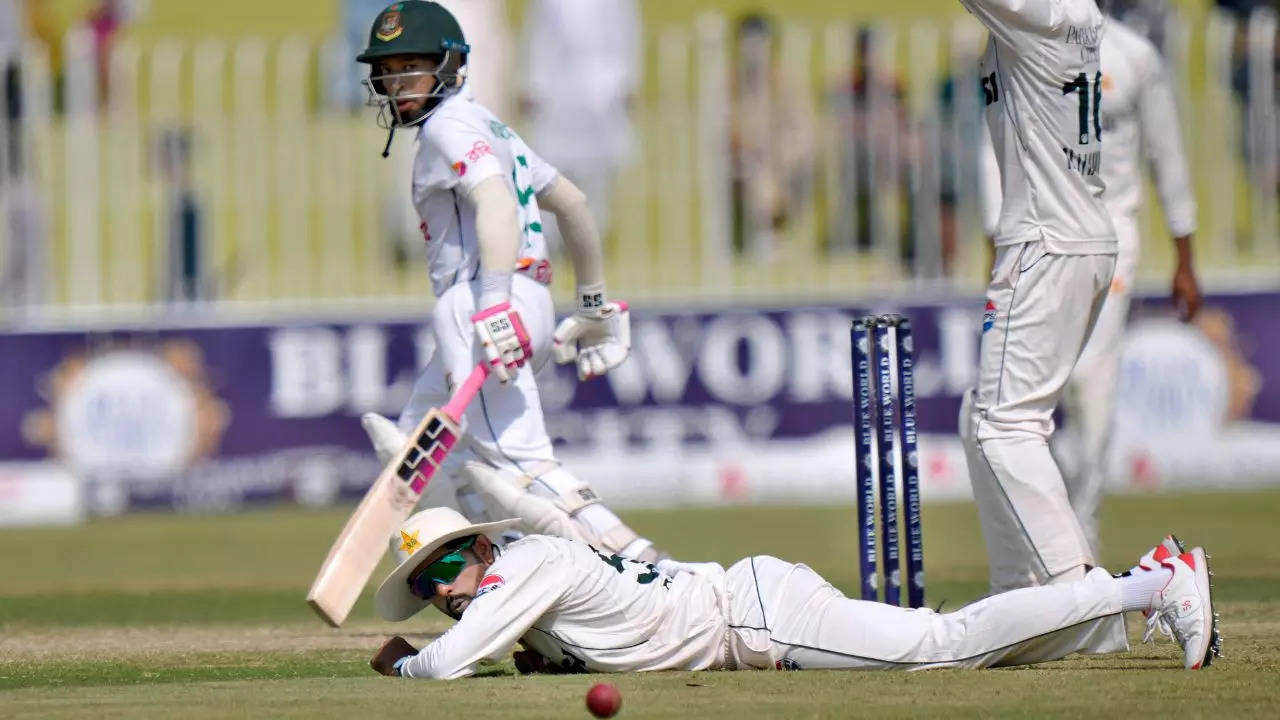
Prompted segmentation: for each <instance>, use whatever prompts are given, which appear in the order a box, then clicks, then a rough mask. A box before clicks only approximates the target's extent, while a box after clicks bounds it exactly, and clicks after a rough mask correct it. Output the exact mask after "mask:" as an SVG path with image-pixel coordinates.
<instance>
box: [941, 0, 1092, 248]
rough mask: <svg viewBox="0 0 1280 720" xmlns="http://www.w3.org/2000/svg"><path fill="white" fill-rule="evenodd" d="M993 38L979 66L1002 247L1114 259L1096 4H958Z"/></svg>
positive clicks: (1001, 0)
mask: <svg viewBox="0 0 1280 720" xmlns="http://www.w3.org/2000/svg"><path fill="white" fill-rule="evenodd" d="M960 1H961V3H963V4H964V6H965V7H967V8H968V9H969V10H970V11H971V12H972V13H973V14H974V15H975V16H976V17H977V18H978V19H979V20H981V21H982V23H983V24H984V25H986V26H987V28H988V29H989V30H990V31H991V39H990V41H989V42H988V44H987V51H986V53H985V55H984V56H983V59H982V66H981V74H982V88H983V93H984V95H985V98H986V117H987V125H988V127H989V129H990V131H991V141H992V144H993V147H994V149H995V153H996V158H997V159H998V161H999V164H1000V169H1001V188H1002V195H1003V198H1004V205H1003V208H1002V210H1001V214H1000V220H999V222H998V224H997V227H996V232H995V242H996V245H1012V244H1014V243H1019V242H1027V241H1034V240H1043V241H1044V243H1045V247H1046V249H1047V250H1048V251H1049V252H1052V253H1058V254H1069V255H1089V254H1095V253H1103V254H1109V253H1114V252H1116V239H1115V231H1114V229H1113V228H1112V226H1111V219H1110V217H1109V216H1108V215H1107V211H1106V208H1105V207H1104V206H1103V204H1102V199H1101V198H1102V191H1103V183H1102V177H1101V175H1100V173H1101V165H1102V128H1101V124H1102V120H1101V113H1100V109H1099V100H1100V98H1101V95H1102V88H1101V81H1102V73H1101V72H1100V70H1099V64H1098V60H1099V58H1098V56H1099V42H1100V40H1101V36H1102V27H1103V20H1102V14H1101V13H1100V12H1099V11H1098V8H1097V6H1096V5H1095V4H1094V2H1093V0H960Z"/></svg>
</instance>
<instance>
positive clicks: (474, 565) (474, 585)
mask: <svg viewBox="0 0 1280 720" xmlns="http://www.w3.org/2000/svg"><path fill="white" fill-rule="evenodd" d="M453 552H454V550H452V549H451V547H450V546H448V545H446V546H445V547H442V548H438V549H436V550H435V551H434V552H432V553H431V554H430V555H428V556H427V559H426V560H424V561H422V563H420V564H419V565H418V567H417V568H414V571H413V572H411V573H409V577H410V578H411V583H410V585H411V586H412V585H413V584H414V583H413V582H412V579H414V578H416V577H418V576H419V575H421V574H422V573H423V571H425V570H427V569H428V568H430V567H431V566H432V565H433V564H434V563H436V561H438V560H440V559H441V558H444V557H446V556H448V555H450V554H451V553H453ZM461 554H462V556H463V557H464V558H466V560H467V564H466V567H465V568H463V569H462V571H461V572H459V573H458V575H457V577H455V578H453V579H452V580H449V581H447V582H441V581H439V580H436V581H435V582H433V583H430V585H432V586H433V587H434V589H435V594H434V595H432V596H431V597H430V598H428V599H430V600H431V604H432V605H435V606H436V609H437V610H439V611H440V612H442V613H444V614H445V615H448V616H449V617H451V618H453V619H454V620H458V619H460V618H461V617H462V613H463V611H465V610H466V609H467V606H469V605H470V604H471V601H472V600H474V599H475V596H476V591H477V590H478V589H479V588H480V581H481V580H482V579H484V574H485V572H486V571H487V570H488V569H489V565H491V564H492V563H493V544H492V543H490V542H489V539H488V538H486V537H484V536H483V535H480V536H478V537H477V538H476V541H475V544H474V545H472V546H471V547H468V548H467V549H465V550H462V551H461ZM427 584H428V583H425V582H421V583H418V585H419V587H425V586H426V585H427ZM415 594H416V591H415Z"/></svg>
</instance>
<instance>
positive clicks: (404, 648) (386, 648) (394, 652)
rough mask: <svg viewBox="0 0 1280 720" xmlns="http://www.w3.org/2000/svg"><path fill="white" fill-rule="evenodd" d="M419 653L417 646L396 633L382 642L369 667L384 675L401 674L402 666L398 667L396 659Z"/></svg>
mask: <svg viewBox="0 0 1280 720" xmlns="http://www.w3.org/2000/svg"><path fill="white" fill-rule="evenodd" d="M417 654H418V649H417V648H415V647H414V646H412V645H410V644H409V642H408V641H407V640H405V639H404V638H402V637H400V636H399V635H396V636H395V637H393V638H391V639H390V640H388V641H386V642H384V643H382V647H380V648H378V652H377V654H375V655H374V656H373V659H372V660H370V661H369V667H371V668H373V669H374V670H376V671H377V672H379V673H382V674H383V675H399V674H400V668H397V667H396V661H397V660H399V659H401V658H406V657H409V656H411V655H417Z"/></svg>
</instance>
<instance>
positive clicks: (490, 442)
mask: <svg viewBox="0 0 1280 720" xmlns="http://www.w3.org/2000/svg"><path fill="white" fill-rule="evenodd" d="M512 304H513V305H514V306H515V308H516V309H517V310H518V311H519V312H520V317H521V320H522V321H523V322H524V325H525V328H526V329H527V330H528V332H529V337H530V340H531V341H532V342H533V368H532V369H531V368H524V369H523V370H521V372H520V373H519V374H517V376H516V378H515V380H514V381H513V382H511V383H508V384H505V385H504V384H500V383H497V382H488V383H486V384H485V386H484V387H483V388H482V389H481V391H480V392H479V393H478V394H477V396H476V399H475V401H473V402H472V403H471V405H470V406H469V407H468V408H467V412H466V416H465V418H464V432H465V433H466V435H467V440H468V448H469V450H470V452H471V457H472V459H474V460H476V461H477V462H467V463H466V464H465V467H464V466H462V465H461V464H460V465H459V469H460V472H459V475H458V478H460V480H461V482H460V486H461V487H468V488H472V489H478V490H480V491H481V492H483V494H484V496H485V499H486V501H488V502H491V503H496V504H498V505H499V506H500V507H502V509H503V511H504V512H517V513H519V515H520V517H521V518H522V519H524V520H525V525H526V529H528V530H530V531H537V532H555V533H557V534H563V535H567V536H571V537H577V538H578V539H585V540H587V541H588V542H594V543H599V544H600V545H603V546H604V547H606V548H608V549H609V550H611V551H612V552H616V553H620V554H623V555H627V556H628V557H635V558H637V559H644V560H652V559H656V558H657V553H656V551H654V549H653V543H652V542H650V541H648V540H646V539H644V538H641V537H639V536H637V535H636V534H635V533H634V532H632V531H631V530H630V528H628V527H627V526H626V525H625V524H624V523H623V522H622V520H621V519H619V518H618V516H617V515H616V514H614V513H613V512H612V511H611V510H609V509H608V508H607V507H606V506H605V505H603V504H602V503H601V502H600V498H599V497H598V496H597V495H596V493H595V492H594V491H593V490H592V489H591V486H590V485H589V484H588V483H587V482H585V481H583V480H581V479H579V478H577V477H575V476H574V475H573V474H572V473H570V472H568V471H567V470H565V469H564V468H563V467H561V466H560V462H559V461H558V460H557V459H556V457H555V453H554V451H553V449H552V445H551V439H550V437H549V436H548V435H547V430H546V424H545V421H544V419H543V415H542V403H541V399H540V398H539V395H538V384H537V380H536V379H535V377H534V374H535V372H536V370H537V369H538V368H539V367H541V366H542V365H544V364H545V363H546V360H547V358H549V357H550V353H551V335H552V331H553V329H554V320H555V315H554V308H553V307H552V303H551V295H550V293H549V292H548V291H547V289H546V287H545V286H543V285H541V284H539V283H537V282H535V281H533V280H530V279H529V278H527V277H525V276H523V275H516V277H515V279H514V282H513V286H512ZM474 306H475V302H474V295H473V294H472V292H471V291H470V289H469V288H467V287H466V286H461V287H460V288H453V289H451V290H449V291H448V292H446V293H445V294H444V295H443V296H441V298H440V301H439V302H438V303H437V306H436V310H435V312H434V314H433V321H434V323H435V331H436V338H437V341H438V345H437V352H438V353H439V355H440V356H441V357H442V362H443V364H444V368H445V373H446V377H452V378H463V377H466V374H467V373H469V372H470V368H472V367H474V364H475V362H476V358H475V355H474V353H473V350H472V343H471V336H472V333H473V330H472V328H471V320H470V318H471V315H472V314H474V312H475V309H474ZM460 457H461V458H463V459H466V457H467V456H466V455H460ZM509 487H514V488H515V489H516V490H518V491H519V493H521V494H532V495H533V496H535V498H540V499H542V500H543V501H544V502H537V500H536V499H529V498H522V497H519V496H517V495H513V494H511V493H509V492H504V491H505V490H507V489H508V488H509ZM514 499H519V500H520V502H519V503H516V504H513V503H512V501H513V500H514ZM568 522H572V523H575V524H576V525H577V526H578V527H577V528H576V529H577V530H578V534H577V535H574V534H571V533H570V532H569V531H568V530H567V529H565V525H564V523H568ZM557 528H559V530H557Z"/></svg>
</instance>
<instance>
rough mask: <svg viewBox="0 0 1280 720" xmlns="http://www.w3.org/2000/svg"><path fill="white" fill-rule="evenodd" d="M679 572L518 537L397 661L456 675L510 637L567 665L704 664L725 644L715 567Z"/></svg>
mask: <svg viewBox="0 0 1280 720" xmlns="http://www.w3.org/2000/svg"><path fill="white" fill-rule="evenodd" d="M714 567H715V568H718V569H719V573H718V575H717V574H715V573H713V574H712V576H711V577H708V576H706V575H702V574H696V575H695V574H691V573H687V572H682V573H679V574H678V575H677V576H676V577H674V578H671V577H667V576H665V575H663V574H662V573H660V572H658V570H657V569H655V568H654V567H653V566H652V565H649V564H646V563H641V562H638V561H635V560H628V559H626V558H623V557H621V556H618V555H607V554H603V553H599V552H597V551H596V550H595V549H594V548H592V547H591V546H589V545H584V544H581V543H576V542H573V541H570V540H564V539H562V538H554V537H547V536H541V535H531V536H527V537H525V538H523V539H521V540H519V541H517V542H514V543H512V544H511V545H509V546H507V549H506V551H505V552H503V553H502V555H501V556H500V557H498V558H497V559H496V560H495V561H494V563H493V564H492V565H491V566H489V569H488V572H487V573H486V574H485V576H484V579H483V580H482V581H481V583H480V588H479V590H478V591H477V593H476V597H475V599H474V600H472V601H471V603H470V605H468V606H467V609H466V610H465V611H464V612H463V614H462V619H461V620H459V621H458V623H457V624H456V625H454V626H453V627H452V628H450V629H449V630H448V632H446V633H445V634H443V635H441V636H440V637H439V638H438V639H437V640H436V641H435V642H433V643H431V644H430V645H428V646H427V647H425V648H423V649H422V651H421V652H419V653H418V654H417V655H415V656H413V657H412V658H410V659H409V660H408V661H406V662H405V664H404V665H403V666H402V668H401V674H402V675H404V676H405V677H414V678H442V679H449V678H458V677H464V676H467V675H470V674H472V673H473V672H474V671H475V669H476V665H477V664H478V663H480V662H482V661H487V662H498V661H501V660H503V659H505V658H507V657H508V656H509V655H510V654H511V650H512V648H513V646H514V645H515V643H516V641H517V640H522V641H524V643H525V644H526V645H528V646H529V647H530V648H531V649H534V650H536V651H538V653H540V654H541V655H542V656H543V657H545V658H546V659H547V660H548V661H549V662H552V663H555V664H557V665H560V666H561V667H563V668H565V669H567V670H584V669H585V670H590V671H594V672H641V671H646V670H709V669H717V668H720V667H722V666H723V665H724V658H725V653H726V648H727V647H728V645H727V643H728V639H727V633H728V622H727V621H726V619H725V612H726V611H727V605H723V604H722V602H721V599H722V598H723V597H725V592H724V570H723V568H719V566H714Z"/></svg>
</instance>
